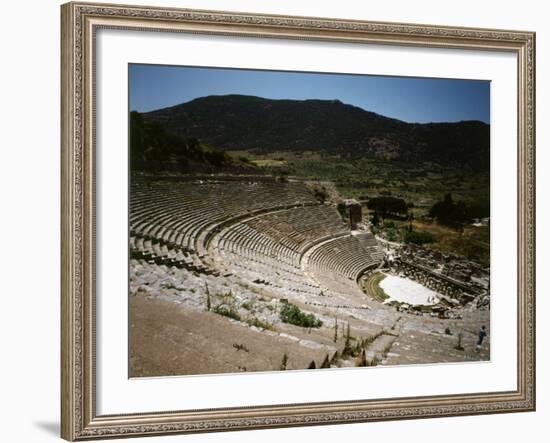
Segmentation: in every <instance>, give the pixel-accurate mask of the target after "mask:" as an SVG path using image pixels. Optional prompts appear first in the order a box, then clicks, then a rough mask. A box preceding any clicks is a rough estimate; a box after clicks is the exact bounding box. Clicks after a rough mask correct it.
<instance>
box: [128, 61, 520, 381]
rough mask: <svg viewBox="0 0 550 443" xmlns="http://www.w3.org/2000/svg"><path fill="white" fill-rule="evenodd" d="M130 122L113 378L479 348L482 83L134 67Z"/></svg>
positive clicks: (403, 361)
mask: <svg viewBox="0 0 550 443" xmlns="http://www.w3.org/2000/svg"><path fill="white" fill-rule="evenodd" d="M127 130H128V135H129V146H128V168H129V180H128V181H129V183H128V227H129V229H128V257H129V259H128V298H129V300H128V316H129V317H128V318H129V324H128V341H129V343H128V359H129V361H128V375H129V377H131V378H135V377H166V376H187V375H206V374H236V373H244V372H258V371H264V372H273V371H297V370H303V371H307V370H317V369H331V370H335V371H340V370H345V369H346V368H364V370H366V371H368V370H370V368H373V367H376V368H380V367H384V366H395V365H425V364H431V365H434V364H438V365H442V364H451V363H466V362H490V361H491V342H492V336H491V320H490V317H491V286H490V280H491V279H490V277H491V254H490V252H491V242H490V239H491V235H490V231H491V212H490V209H491V188H490V184H491V152H490V148H491V81H488V80H473V79H460V78H456V79H454V78H428V77H403V76H379V75H368V74H355V73H354V74H347V73H331V72H297V71H278V70H254V69H237V68H219V67H212V66H204V67H202V66H176V65H157V64H138V63H130V64H129V65H128V129H127ZM511 215H512V216H513V214H511Z"/></svg>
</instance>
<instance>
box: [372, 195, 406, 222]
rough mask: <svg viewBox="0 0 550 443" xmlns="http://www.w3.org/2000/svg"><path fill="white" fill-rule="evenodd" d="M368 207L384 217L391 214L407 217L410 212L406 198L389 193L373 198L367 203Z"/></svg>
mask: <svg viewBox="0 0 550 443" xmlns="http://www.w3.org/2000/svg"><path fill="white" fill-rule="evenodd" d="M367 207H368V208H369V209H371V210H374V211H375V212H377V213H378V215H379V216H381V217H382V218H386V217H387V216H389V215H392V216H396V217H405V216H406V215H407V212H408V206H407V202H406V201H405V200H403V199H402V198H398V197H392V196H389V195H388V196H380V197H374V198H371V199H370V200H369V202H368V203H367Z"/></svg>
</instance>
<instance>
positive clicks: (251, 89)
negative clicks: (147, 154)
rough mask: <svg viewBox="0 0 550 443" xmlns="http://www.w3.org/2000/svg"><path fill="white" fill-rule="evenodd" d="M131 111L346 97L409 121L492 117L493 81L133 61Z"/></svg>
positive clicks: (487, 121) (486, 120) (348, 101)
mask: <svg viewBox="0 0 550 443" xmlns="http://www.w3.org/2000/svg"><path fill="white" fill-rule="evenodd" d="M129 77H130V79H129V88H130V90H129V99H130V110H132V111H134V110H135V111H139V112H146V111H152V110H155V109H160V108H165V107H167V106H174V105H177V104H180V103H184V102H188V101H190V100H193V99H194V98H197V97H204V96H207V95H226V94H243V95H255V96H258V97H265V98H272V99H297V100H304V99H327V100H334V99H337V100H340V101H342V102H344V103H348V104H352V105H355V106H358V107H360V108H363V109H365V110H367V111H372V112H376V113H378V114H382V115H385V116H387V117H392V118H396V119H399V120H403V121H406V122H411V123H412V122H416V123H427V122H455V121H460V120H481V121H483V122H486V123H489V120H490V109H489V108H490V82H488V81H481V80H447V79H431V78H414V77H382V76H369V75H343V74H319V73H301V72H300V73H297V72H282V71H257V70H241V69H218V68H195V67H180V66H160V65H141V64H131V65H130V67H129Z"/></svg>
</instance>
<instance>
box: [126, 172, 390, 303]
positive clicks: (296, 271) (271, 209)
mask: <svg viewBox="0 0 550 443" xmlns="http://www.w3.org/2000/svg"><path fill="white" fill-rule="evenodd" d="M131 186H132V188H131V190H132V191H131V201H130V233H131V239H130V242H131V248H132V251H137V253H139V254H143V256H144V257H145V258H147V259H151V260H155V261H156V262H157V263H161V264H168V265H170V264H180V265H182V266H186V267H189V268H192V269H194V270H198V271H207V270H208V271H209V272H219V273H224V274H225V273H232V274H238V275H239V276H240V277H242V278H243V279H245V280H248V281H251V282H259V283H261V284H265V285H268V286H270V287H271V288H273V289H274V290H277V291H278V292H281V293H282V294H288V295H295V296H300V295H301V296H304V297H308V296H311V295H341V294H347V293H349V292H350V291H351V292H354V293H355V294H359V293H360V290H359V288H358V286H357V284H356V281H357V278H358V277H359V276H360V275H361V274H362V272H364V271H365V270H366V269H368V268H371V267H374V266H377V265H378V264H379V263H380V262H381V261H382V258H383V255H382V252H381V251H380V249H379V247H378V245H377V243H376V239H375V238H374V237H373V235H372V234H370V233H366V232H363V233H360V234H356V233H351V232H350V230H349V228H347V227H346V225H345V224H344V223H343V221H342V219H341V217H340V215H339V213H338V211H336V209H335V208H334V207H332V206H329V205H322V204H319V203H318V202H317V201H316V200H315V198H314V197H313V195H312V194H311V193H310V192H309V191H308V189H307V188H306V186H305V185H304V184H303V183H300V182H288V183H281V182H278V181H275V180H273V179H269V178H262V179H254V178H246V179H241V180H237V179H235V177H232V178H231V179H229V180H224V179H222V178H216V179H211V178H210V179H207V178H205V179H204V180H196V179H195V180H189V179H187V180H181V179H166V178H165V179H155V180H151V179H147V180H146V179H133V180H132V184H131Z"/></svg>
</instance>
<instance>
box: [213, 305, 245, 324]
mask: <svg viewBox="0 0 550 443" xmlns="http://www.w3.org/2000/svg"><path fill="white" fill-rule="evenodd" d="M214 312H215V313H216V314H219V315H223V316H224V317H229V318H232V319H233V320H238V321H240V320H241V316H240V315H239V313H238V312H236V311H235V310H233V308H226V307H225V306H218V307H216V308H214Z"/></svg>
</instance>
